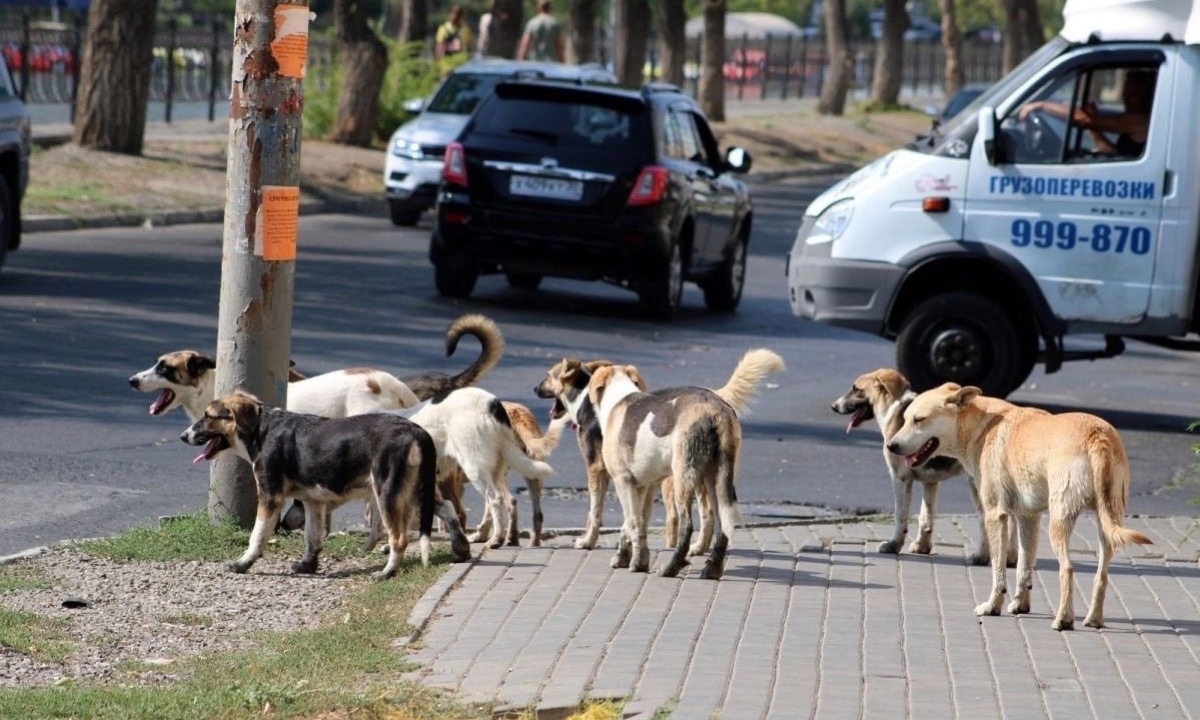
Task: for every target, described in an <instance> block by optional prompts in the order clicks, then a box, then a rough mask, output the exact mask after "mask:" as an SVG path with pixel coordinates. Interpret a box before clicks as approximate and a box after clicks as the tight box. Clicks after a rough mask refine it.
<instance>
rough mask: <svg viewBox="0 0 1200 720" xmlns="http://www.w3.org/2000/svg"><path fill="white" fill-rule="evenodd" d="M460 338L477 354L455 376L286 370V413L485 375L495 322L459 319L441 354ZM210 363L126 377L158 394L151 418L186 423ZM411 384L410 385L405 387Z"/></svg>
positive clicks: (409, 394)
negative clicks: (174, 416) (179, 412)
mask: <svg viewBox="0 0 1200 720" xmlns="http://www.w3.org/2000/svg"><path fill="white" fill-rule="evenodd" d="M464 335H474V336H475V337H476V338H478V339H479V344H480V353H479V356H478V357H477V358H476V359H475V361H474V362H472V363H471V365H470V366H468V367H467V368H466V369H465V370H463V371H462V372H461V373H459V374H457V375H454V376H448V375H445V374H444V373H437V372H430V373H424V374H417V375H411V376H406V379H405V380H400V379H398V378H396V377H395V376H394V375H392V374H390V373H387V372H384V371H383V370H374V369H368V368H352V369H347V370H334V371H333V372H329V373H325V374H323V375H318V376H315V377H311V378H310V377H305V376H304V375H303V374H301V373H300V372H299V371H298V370H296V368H295V364H294V363H289V367H288V380H289V384H288V391H287V409H288V410H291V411H292V412H301V413H310V414H313V415H320V416H322V417H335V418H337V417H349V416H351V415H359V414H362V413H367V412H377V411H380V410H396V409H403V408H408V407H412V406H414V405H416V404H417V403H418V402H420V401H421V400H426V399H428V398H429V397H431V396H433V395H434V394H437V393H447V392H450V391H451V390H455V389H457V388H461V387H467V386H469V385H471V384H473V383H475V382H478V381H479V379H480V378H482V377H483V376H484V375H486V374H487V373H488V372H490V371H491V369H492V368H493V367H495V365H496V363H498V362H499V361H500V357H501V356H502V355H503V353H504V336H503V335H501V333H500V329H499V328H498V327H496V323H494V322H492V321H491V320H490V319H488V318H487V317H484V316H483V315H478V314H471V315H463V316H462V317H460V318H458V319H457V320H455V321H454V322H453V323H451V325H450V327H449V328H447V330H446V355H447V356H450V355H453V354H454V351H455V350H456V349H457V348H458V342H459V340H461V339H462V337H463V336H464ZM216 367H217V363H216V361H215V360H214V359H213V358H211V357H209V356H207V355H204V354H202V353H199V352H196V351H195V350H181V351H176V352H171V353H167V354H165V355H162V356H160V357H159V358H158V361H157V362H155V364H154V365H152V366H150V367H149V368H147V369H145V370H143V371H141V372H139V373H136V374H134V375H133V376H132V377H130V378H129V384H130V385H131V386H132V387H133V389H134V390H138V391H140V392H154V391H158V393H159V394H158V396H157V397H156V398H155V400H154V402H153V403H151V405H150V414H151V415H163V414H165V413H167V412H170V411H171V410H173V409H175V408H176V407H183V409H184V412H186V413H187V416H188V419H189V420H191V421H192V422H195V421H196V420H198V419H200V417H201V415H203V414H204V408H205V407H206V406H207V405H208V403H210V402H212V400H213V397H214V395H215V388H216V382H217V380H216V373H215V372H214V370H215V369H216ZM410 383H411V384H410ZM303 521H304V515H303V513H302V512H301V511H300V509H299V506H297V505H293V506H292V507H291V508H289V509H288V511H287V513H285V514H284V516H283V518H282V521H281V523H282V527H284V528H285V529H288V530H296V529H299V528H300V527H302V526H303Z"/></svg>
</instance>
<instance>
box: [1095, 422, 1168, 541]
mask: <svg viewBox="0 0 1200 720" xmlns="http://www.w3.org/2000/svg"><path fill="white" fill-rule="evenodd" d="M1086 443H1087V445H1086V447H1087V448H1088V454H1089V455H1090V458H1089V459H1090V460H1091V463H1092V489H1093V492H1094V493H1095V494H1096V515H1097V516H1098V517H1099V519H1100V529H1101V530H1103V531H1104V535H1105V537H1107V538H1108V541H1109V542H1110V543H1112V546H1113V550H1120V549H1121V548H1122V547H1124V546H1126V545H1128V544H1129V543H1137V544H1139V545H1153V544H1154V543H1153V542H1152V541H1151V540H1150V538H1148V537H1146V536H1145V535H1143V534H1142V533H1140V532H1138V531H1137V530H1130V529H1129V528H1127V527H1124V526H1123V525H1122V522H1123V521H1124V518H1125V506H1126V505H1127V504H1128V503H1129V482H1130V477H1129V460H1128V459H1127V457H1126V455H1125V446H1124V445H1123V444H1122V443H1121V437H1120V436H1119V435H1117V434H1116V430H1111V429H1110V430H1108V431H1107V432H1105V431H1104V430H1102V429H1100V428H1097V429H1095V430H1092V431H1091V432H1090V433H1089V435H1088V437H1087V439H1086Z"/></svg>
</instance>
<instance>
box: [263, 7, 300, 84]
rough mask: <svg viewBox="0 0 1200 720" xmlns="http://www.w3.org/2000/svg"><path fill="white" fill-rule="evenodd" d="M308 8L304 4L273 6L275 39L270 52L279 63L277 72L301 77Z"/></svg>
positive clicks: (285, 75)
mask: <svg viewBox="0 0 1200 720" xmlns="http://www.w3.org/2000/svg"><path fill="white" fill-rule="evenodd" d="M308 19H309V10H308V7H307V6H305V5H276V6H275V39H274V40H272V41H271V53H272V54H273V55H274V56H275V62H277V63H279V74H280V75H283V76H284V77H290V78H296V79H303V78H304V70H305V63H306V62H307V60H308Z"/></svg>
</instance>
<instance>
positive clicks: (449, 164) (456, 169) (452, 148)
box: [442, 142, 467, 187]
mask: <svg viewBox="0 0 1200 720" xmlns="http://www.w3.org/2000/svg"><path fill="white" fill-rule="evenodd" d="M442 179H443V180H445V181H446V182H449V183H454V184H455V185H462V186H463V187H467V151H466V150H464V149H463V146H462V143H458V142H452V143H450V144H449V145H447V146H446V154H445V155H444V156H443V158H442Z"/></svg>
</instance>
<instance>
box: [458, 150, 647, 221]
mask: <svg viewBox="0 0 1200 720" xmlns="http://www.w3.org/2000/svg"><path fill="white" fill-rule="evenodd" d="M446 157H447V158H449V157H450V156H449V153H448V152H447V155H446ZM669 178H670V171H669V170H667V169H666V168H665V167H663V166H662V165H647V166H646V167H644V168H642V171H641V172H640V173H639V174H638V176H637V180H634V181H633V190H631V191H630V193H629V202H628V203H626V204H627V205H629V207H639V206H643V205H657V204H658V203H659V202H660V201H661V200H662V199H663V195H666V194H667V180H668V179H669Z"/></svg>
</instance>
